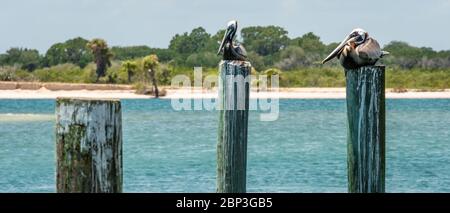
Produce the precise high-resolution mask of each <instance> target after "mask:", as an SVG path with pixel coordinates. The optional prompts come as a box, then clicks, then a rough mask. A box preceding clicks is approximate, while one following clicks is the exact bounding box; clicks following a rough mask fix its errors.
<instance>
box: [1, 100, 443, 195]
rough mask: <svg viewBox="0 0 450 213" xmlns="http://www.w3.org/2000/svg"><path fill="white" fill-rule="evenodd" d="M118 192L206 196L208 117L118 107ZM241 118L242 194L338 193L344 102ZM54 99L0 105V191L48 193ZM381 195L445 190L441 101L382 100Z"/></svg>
mask: <svg viewBox="0 0 450 213" xmlns="http://www.w3.org/2000/svg"><path fill="white" fill-rule="evenodd" d="M122 103H123V131H124V144H123V149H124V153H123V158H124V159H123V160H124V191H126V192H214V190H215V146H216V135H217V112H207V111H200V112H198V111H196V112H192V111H191V112H186V111H185V112H176V111H173V110H172V108H171V107H170V101H169V100H124V101H122ZM280 104H281V106H280V118H279V120H277V121H275V122H261V121H259V113H257V112H253V111H252V112H250V123H249V139H248V140H249V144H248V184H247V187H248V191H250V192H346V190H347V176H346V172H347V171H346V130H345V118H346V117H345V116H346V114H345V113H346V109H345V101H344V100H281V101H280ZM54 107H55V105H54V101H52V100H0V192H54V191H55V145H54V126H55V122H54V120H55V118H54V115H53V113H54ZM386 144H387V161H386V163H387V179H386V187H387V191H389V192H450V100H388V101H387V142H386Z"/></svg>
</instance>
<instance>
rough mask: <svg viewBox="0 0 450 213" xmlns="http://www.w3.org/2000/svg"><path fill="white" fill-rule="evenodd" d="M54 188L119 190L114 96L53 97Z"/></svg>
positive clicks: (118, 121)
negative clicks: (54, 128) (54, 138)
mask: <svg viewBox="0 0 450 213" xmlns="http://www.w3.org/2000/svg"><path fill="white" fill-rule="evenodd" d="M56 115H57V122H56V153H57V172H56V173H57V174H56V182H57V192H59V193H72V192H82V193H117V192H122V115H121V104H120V101H118V100H93V99H92V100H91V99H70V98H58V99H57V100H56Z"/></svg>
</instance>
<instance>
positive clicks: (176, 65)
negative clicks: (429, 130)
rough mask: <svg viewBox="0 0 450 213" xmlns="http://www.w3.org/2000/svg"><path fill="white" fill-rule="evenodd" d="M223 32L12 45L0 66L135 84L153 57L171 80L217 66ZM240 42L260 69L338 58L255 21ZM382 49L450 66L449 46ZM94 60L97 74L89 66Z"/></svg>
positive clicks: (415, 65) (327, 47)
mask: <svg viewBox="0 0 450 213" xmlns="http://www.w3.org/2000/svg"><path fill="white" fill-rule="evenodd" d="M224 33H225V31H224V30H220V31H218V32H217V33H215V34H209V33H208V32H207V31H206V30H205V29H204V28H202V27H198V28H195V29H193V30H192V31H190V32H185V33H182V34H176V35H175V36H173V37H172V39H171V41H170V44H169V46H168V47H167V48H151V47H149V46H146V45H141V46H114V47H109V46H108V44H107V42H106V41H105V40H103V39H92V40H87V39H84V38H81V37H78V38H73V39H69V40H67V41H64V42H61V43H56V44H54V45H52V46H51V47H50V48H49V49H48V50H47V51H46V52H45V53H42V54H41V53H39V51H37V50H35V49H29V48H10V49H9V50H7V51H6V52H5V53H3V54H0V67H3V68H2V69H3V72H5V71H4V70H8V69H7V68H5V67H14V68H15V69H20V70H24V71H27V72H30V73H33V72H34V71H36V72H37V73H36V74H35V76H39V79H41V78H46V77H48V76H50V77H48V78H51V76H52V75H53V76H56V75H57V73H56V74H55V73H50V71H53V72H56V70H63V69H62V67H64V66H65V67H66V68H67V67H70V68H71V69H72V70H77V69H78V70H84V73H83V75H85V76H86V77H85V78H88V79H90V80H84V81H85V82H86V81H87V82H90V81H92V82H110V83H131V82H136V81H138V80H139V79H140V78H144V77H145V78H148V79H150V78H151V76H152V75H151V74H149V73H148V70H146V69H147V68H148V67H145V66H144V64H145V63H150V64H151V63H153V62H148V61H146V60H144V59H147V60H150V58H151V59H153V60H157V63H158V66H157V67H158V68H154V70H155V72H156V70H157V72H156V73H154V74H153V76H155V78H159V80H160V81H163V83H168V82H167V81H168V80H169V77H170V75H173V74H174V73H177V72H181V71H180V70H186V71H191V70H192V67H194V66H202V67H204V68H207V69H208V68H211V69H213V68H216V67H217V64H218V62H219V61H220V56H218V55H217V48H218V46H219V44H218V43H219V42H220V41H221V39H222V38H223V35H224ZM238 42H241V43H243V44H244V46H245V48H246V49H247V52H248V56H249V60H250V61H251V62H252V65H253V67H254V68H255V70H256V71H257V72H263V71H264V70H266V71H267V70H274V69H275V70H280V71H283V72H289V71H295V70H299V69H310V68H327V67H328V68H333V67H338V62H337V61H336V60H335V61H334V62H333V63H330V64H329V65H322V64H321V63H320V61H321V60H322V59H323V58H324V57H326V55H327V54H328V53H329V52H331V51H332V50H333V49H334V48H335V47H336V46H337V45H338V43H330V44H325V43H323V42H322V41H321V40H320V37H319V36H317V35H315V34H314V33H312V32H310V33H306V34H304V35H302V36H299V37H296V38H291V37H289V36H288V31H287V30H285V29H284V28H282V27H279V26H253V27H246V28H243V29H242V30H241V32H240V40H239V41H238ZM384 49H385V50H386V51H389V52H390V53H391V55H389V56H388V57H386V58H384V59H383V61H382V62H383V63H384V64H386V65H389V66H390V67H395V68H398V69H403V70H413V69H414V70H417V69H421V70H424V69H426V70H433V69H448V68H450V51H435V50H433V49H431V48H426V47H414V46H412V45H409V44H408V43H405V42H401V41H393V42H391V43H389V44H387V45H385V46H384ZM151 55H152V57H149V56H151ZM155 63H156V62H155ZM67 64H69V65H67ZM94 65H95V68H92V69H94V70H95V72H94V73H89V72H88V71H86V69H87V68H89V67H90V66H91V67H92V66H94ZM74 66H75V68H74ZM41 70H44V71H41ZM45 70H46V71H45ZM73 72H74V73H78V72H81V71H73ZM86 73H87V74H86ZM23 75H25V74H23ZM42 76H44V77H42ZM2 78H3V79H1V80H5V79H4V78H5V77H2ZM141 80H142V79H141ZM141 80H139V81H141ZM80 81H81V80H80Z"/></svg>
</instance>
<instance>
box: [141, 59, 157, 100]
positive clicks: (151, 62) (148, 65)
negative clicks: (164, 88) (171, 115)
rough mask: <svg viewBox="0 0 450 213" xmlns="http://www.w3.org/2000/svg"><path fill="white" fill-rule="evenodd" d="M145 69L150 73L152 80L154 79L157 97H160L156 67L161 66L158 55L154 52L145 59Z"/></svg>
mask: <svg viewBox="0 0 450 213" xmlns="http://www.w3.org/2000/svg"><path fill="white" fill-rule="evenodd" d="M143 65H144V70H147V71H148V73H149V75H150V80H151V81H152V84H153V87H154V91H155V97H156V98H158V97H159V91H158V85H157V81H156V69H157V68H158V66H159V59H158V56H156V55H154V54H152V55H149V56H147V57H145V58H144V59H143Z"/></svg>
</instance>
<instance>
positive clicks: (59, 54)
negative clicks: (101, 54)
mask: <svg viewBox="0 0 450 213" xmlns="http://www.w3.org/2000/svg"><path fill="white" fill-rule="evenodd" d="M87 43H88V40H86V39H83V38H81V37H77V38H74V39H70V40H67V41H65V42H64V43H57V44H54V45H52V46H51V47H50V49H48V50H47V53H45V57H44V65H45V66H54V65H58V64H65V63H71V64H76V65H78V66H80V67H81V68H84V67H85V66H86V65H87V64H89V63H90V62H92V59H93V56H92V54H91V52H90V51H89V48H88V47H87V46H86V44H87Z"/></svg>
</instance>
